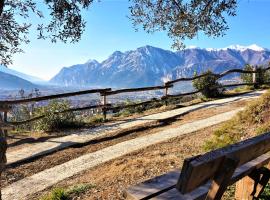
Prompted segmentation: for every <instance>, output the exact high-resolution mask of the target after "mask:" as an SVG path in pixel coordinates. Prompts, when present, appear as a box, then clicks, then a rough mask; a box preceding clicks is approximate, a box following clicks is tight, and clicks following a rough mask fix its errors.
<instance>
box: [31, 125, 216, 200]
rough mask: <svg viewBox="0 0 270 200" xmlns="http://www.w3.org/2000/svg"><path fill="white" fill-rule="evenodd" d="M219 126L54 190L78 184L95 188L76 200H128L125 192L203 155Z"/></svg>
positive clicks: (81, 176)
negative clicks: (191, 158) (187, 160)
mask: <svg viewBox="0 0 270 200" xmlns="http://www.w3.org/2000/svg"><path fill="white" fill-rule="evenodd" d="M218 127H220V125H217V126H213V127H209V128H207V129H204V130H200V131H198V132H195V133H194V134H192V135H189V136H188V137H185V136H184V137H178V138H175V139H172V140H169V141H167V142H164V143H160V144H156V145H152V146H150V147H148V148H145V149H142V150H139V151H136V152H134V153H131V154H129V155H126V156H123V157H120V158H118V159H115V160H113V161H109V162H107V163H105V164H102V165H99V166H97V167H95V168H92V169H89V170H87V171H85V172H83V173H81V174H78V175H76V176H74V177H72V178H69V179H67V180H65V181H62V182H60V183H58V184H57V185H55V186H54V187H60V188H69V187H72V186H75V185H78V184H91V185H93V186H94V187H93V188H91V189H89V190H87V191H86V192H85V193H83V194H80V195H79V196H77V197H75V198H74V200H75V199H76V200H77V199H80V200H87V199H95V200H97V199H98V200H101V199H102V200H105V199H108V200H114V199H125V197H124V191H125V189H126V188H128V187H129V186H131V185H134V184H138V183H140V182H143V181H145V180H147V179H149V178H152V177H155V176H158V175H161V174H164V173H167V172H169V171H171V170H174V169H176V168H180V167H181V166H182V164H183V161H184V159H185V158H188V157H191V156H195V155H198V154H202V153H204V150H203V145H204V142H205V140H206V139H207V138H209V137H210V136H211V134H212V132H213V131H214V130H215V129H216V128H218ZM51 189H52V188H48V189H47V190H46V191H43V192H42V193H38V194H35V195H34V196H31V197H29V199H39V198H40V197H41V196H43V195H45V194H47V193H48V192H49V191H50V190H51Z"/></svg>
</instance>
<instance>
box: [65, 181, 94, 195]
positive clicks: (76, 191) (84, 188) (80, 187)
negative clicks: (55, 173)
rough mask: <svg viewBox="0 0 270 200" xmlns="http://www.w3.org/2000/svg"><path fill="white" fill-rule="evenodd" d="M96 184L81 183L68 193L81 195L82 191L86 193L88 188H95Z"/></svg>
mask: <svg viewBox="0 0 270 200" xmlns="http://www.w3.org/2000/svg"><path fill="white" fill-rule="evenodd" d="M94 187H95V185H92V184H79V185H75V186H74V187H72V188H70V189H68V190H67V194H69V195H72V196H74V195H75V196H79V195H80V194H82V193H85V192H86V191H87V190H89V189H91V188H94Z"/></svg>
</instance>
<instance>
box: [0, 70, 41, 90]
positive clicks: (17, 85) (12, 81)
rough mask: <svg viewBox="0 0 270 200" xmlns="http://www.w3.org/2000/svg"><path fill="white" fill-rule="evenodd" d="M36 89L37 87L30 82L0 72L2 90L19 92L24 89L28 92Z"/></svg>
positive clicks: (0, 87)
mask: <svg viewBox="0 0 270 200" xmlns="http://www.w3.org/2000/svg"><path fill="white" fill-rule="evenodd" d="M36 87H37V85H35V84H33V83H31V82H30V81H27V80H25V79H22V78H20V77H18V76H15V75H11V74H8V73H4V72H1V71H0V89H5V90H15V89H16V90H19V89H22V88H23V89H26V90H31V89H34V88H36Z"/></svg>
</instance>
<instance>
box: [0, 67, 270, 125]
mask: <svg viewBox="0 0 270 200" xmlns="http://www.w3.org/2000/svg"><path fill="white" fill-rule="evenodd" d="M269 69H270V67H267V68H260V69H254V70H252V71H251V70H242V69H231V70H228V71H225V72H222V73H220V74H214V73H212V74H201V75H197V76H194V77H190V78H179V79H175V80H172V81H168V82H166V83H164V85H160V86H152V87H141V88H126V89H119V90H112V89H111V88H104V89H92V90H83V91H77V92H68V93H61V94H54V95H47V96H41V97H33V98H26V99H17V100H5V101H0V112H3V113H4V115H3V116H4V120H1V118H0V122H1V121H2V122H1V123H0V127H3V126H4V125H3V124H6V126H7V127H10V125H21V124H25V123H29V122H33V121H36V120H40V119H42V118H44V117H45V115H41V116H34V117H32V118H30V119H27V120H24V121H17V122H7V112H9V111H10V110H11V109H12V106H13V105H17V104H26V103H30V102H40V101H45V100H52V99H59V98H66V97H72V96H78V95H85V94H94V93H98V94H99V95H100V97H101V98H102V104H100V105H91V106H85V107H75V108H70V109H66V110H62V111H58V112H55V113H53V114H61V113H67V112H75V111H83V110H90V109H100V110H102V112H103V116H104V118H106V111H110V110H111V111H119V110H122V109H125V108H132V107H136V106H145V105H149V104H151V103H155V102H164V101H165V103H166V104H167V99H168V98H177V97H183V96H188V95H194V94H197V93H200V92H202V91H203V90H197V91H192V92H186V93H179V94H168V89H169V88H172V87H173V86H174V83H177V82H181V81H193V80H196V79H199V78H202V77H205V76H209V75H211V76H215V77H217V79H220V78H222V77H224V76H226V75H228V74H232V73H240V74H258V73H261V72H265V71H266V70H269ZM258 84H260V83H257V82H255V81H254V82H253V83H237V84H227V85H220V86H217V87H214V88H210V89H217V88H227V87H237V86H244V85H258ZM263 84H270V82H265V83H263ZM154 90H164V94H163V96H162V97H161V98H160V99H157V98H152V99H151V100H148V101H143V102H139V103H133V104H127V105H112V104H109V103H107V96H111V95H116V94H121V93H132V92H144V91H154Z"/></svg>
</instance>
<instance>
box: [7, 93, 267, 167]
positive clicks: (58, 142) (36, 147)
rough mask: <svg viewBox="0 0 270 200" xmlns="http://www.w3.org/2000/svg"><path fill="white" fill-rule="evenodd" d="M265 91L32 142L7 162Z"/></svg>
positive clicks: (8, 153)
mask: <svg viewBox="0 0 270 200" xmlns="http://www.w3.org/2000/svg"><path fill="white" fill-rule="evenodd" d="M263 92H264V91H256V92H252V93H248V94H243V95H239V96H236V97H230V98H226V99H219V100H215V101H209V102H204V103H200V104H197V105H193V106H188V107H183V108H178V109H174V110H170V111H166V112H162V113H157V114H152V115H148V116H144V117H139V118H134V119H131V120H129V121H124V122H123V121H121V122H113V123H110V124H105V125H102V126H100V127H97V128H92V129H87V130H80V131H78V132H77V133H76V134H72V135H68V136H64V137H59V138H54V139H49V140H47V141H46V142H40V143H35V144H32V145H31V146H27V147H25V148H22V149H20V150H18V151H15V150H14V151H11V152H7V164H12V163H16V162H19V161H23V160H27V159H30V158H34V157H37V156H40V155H45V154H47V153H51V152H55V151H57V150H61V149H64V148H67V147H69V146H72V145H74V144H78V143H79V144H83V143H87V142H89V141H91V140H93V139H95V138H96V137H101V136H103V135H106V134H108V133H112V132H116V131H123V130H125V129H129V128H135V127H138V126H143V125H146V124H148V123H153V122H156V121H159V120H165V119H168V118H173V117H176V116H179V115H183V114H185V113H188V112H191V111H193V110H196V109H201V108H210V107H218V106H221V105H223V104H225V103H230V102H234V101H238V100H245V99H250V98H257V97H259V96H260V95H261V94H262V93H263Z"/></svg>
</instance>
